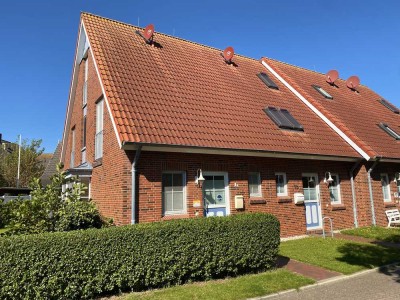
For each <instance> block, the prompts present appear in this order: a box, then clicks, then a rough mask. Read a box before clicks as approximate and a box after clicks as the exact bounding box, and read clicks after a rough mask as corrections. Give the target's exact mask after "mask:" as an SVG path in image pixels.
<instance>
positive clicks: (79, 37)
mask: <svg viewBox="0 0 400 300" xmlns="http://www.w3.org/2000/svg"><path fill="white" fill-rule="evenodd" d="M81 23H82V21H81ZM81 30H82V24H79V32H78V42H77V43H76V49H75V58H74V65H73V70H72V79H71V86H70V87H69V97H68V104H67V115H66V117H65V121H64V131H63V138H62V143H61V155H60V162H61V161H62V160H63V159H64V143H65V138H66V136H68V134H67V135H66V131H67V125H68V124H69V119H70V116H69V110H70V105H71V97H72V96H74V97H75V92H74V88H75V84H74V80H75V72H76V66H77V64H76V60H77V58H78V49H79V44H80V42H81ZM72 94H74V95H72Z"/></svg>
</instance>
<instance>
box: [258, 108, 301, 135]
mask: <svg viewBox="0 0 400 300" xmlns="http://www.w3.org/2000/svg"><path fill="white" fill-rule="evenodd" d="M264 112H265V113H266V114H267V115H268V117H270V118H271V120H272V121H274V123H275V124H276V125H278V127H279V128H282V129H289V130H296V131H304V128H303V126H301V125H300V123H299V122H297V120H296V119H295V118H294V117H293V116H292V115H291V114H290V112H289V111H288V110H286V109H282V108H281V109H278V108H275V107H268V108H265V109H264Z"/></svg>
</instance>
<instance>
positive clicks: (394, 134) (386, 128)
mask: <svg viewBox="0 0 400 300" xmlns="http://www.w3.org/2000/svg"><path fill="white" fill-rule="evenodd" d="M379 127H380V128H382V129H383V130H384V131H385V132H386V133H387V134H389V135H390V136H392V137H394V138H395V139H396V140H400V134H398V133H397V132H396V131H394V130H393V129H392V128H390V127H389V126H388V125H387V124H385V123H380V124H379Z"/></svg>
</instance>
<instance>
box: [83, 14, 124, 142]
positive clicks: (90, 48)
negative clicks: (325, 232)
mask: <svg viewBox="0 0 400 300" xmlns="http://www.w3.org/2000/svg"><path fill="white" fill-rule="evenodd" d="M82 28H83V30H84V32H85V34H86V40H87V41H88V44H89V50H90V53H91V54H92V58H93V63H94V67H95V68H96V73H97V77H98V78H99V83H100V86H101V90H102V92H103V97H104V100H105V102H106V105H107V109H108V113H109V115H110V119H111V122H112V124H113V127H114V133H115V135H116V137H117V141H118V145H119V147H120V148H121V146H122V143H121V139H120V137H119V134H118V131H117V125H116V124H115V120H114V117H113V114H112V113H111V108H110V104H109V102H108V99H107V95H106V90H105V89H104V85H103V81H102V80H101V77H100V72H99V68H98V66H97V62H96V58H95V57H94V54H93V49H92V47H91V45H90V40H89V37H88V35H87V32H86V28H85V23H84V22H83V20H82Z"/></svg>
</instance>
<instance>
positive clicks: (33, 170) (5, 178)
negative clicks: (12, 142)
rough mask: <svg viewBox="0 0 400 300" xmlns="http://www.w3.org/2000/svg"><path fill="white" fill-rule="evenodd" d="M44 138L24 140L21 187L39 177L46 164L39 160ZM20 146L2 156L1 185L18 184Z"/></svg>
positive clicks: (0, 160)
mask: <svg viewBox="0 0 400 300" xmlns="http://www.w3.org/2000/svg"><path fill="white" fill-rule="evenodd" d="M41 144H42V140H35V139H33V140H31V142H30V143H28V140H23V141H22V145H21V163H20V182H19V186H20V187H27V186H28V185H29V183H30V182H31V180H32V179H33V178H39V177H40V176H41V175H42V174H43V171H44V168H45V166H43V164H42V163H41V162H40V161H39V160H38V157H39V156H40V155H41V154H42V153H43V151H44V148H42V147H41ZM17 172H18V147H16V149H15V150H14V151H12V152H11V153H2V154H1V157H0V185H2V186H17Z"/></svg>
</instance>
